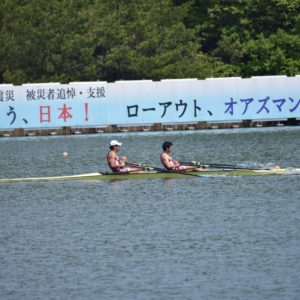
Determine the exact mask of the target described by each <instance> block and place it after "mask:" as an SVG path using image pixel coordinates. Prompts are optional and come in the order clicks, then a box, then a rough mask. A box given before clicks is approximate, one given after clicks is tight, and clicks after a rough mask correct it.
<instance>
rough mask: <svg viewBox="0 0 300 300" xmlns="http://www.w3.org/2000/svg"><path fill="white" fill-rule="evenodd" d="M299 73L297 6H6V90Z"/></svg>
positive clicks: (294, 2)
mask: <svg viewBox="0 0 300 300" xmlns="http://www.w3.org/2000/svg"><path fill="white" fill-rule="evenodd" d="M299 73H300V0H268V1H265V0H228V1H227V0H193V1H192V0H187V1H184V0H182V1H180V0H176V1H175V0H173V1H171V0H146V1H142V0H136V1H132V0H101V1H100V0H73V1H70V0H68V1H67V0H61V1H59V0H31V1H26V0H2V1H0V83H1V82H4V83H15V84H21V83H25V82H50V81H59V82H70V81H88V80H107V81H115V80H136V79H153V80H159V79H163V78H206V77H220V76H245V77H249V76H252V75H267V74H272V75H276V74H287V75H295V74H299Z"/></svg>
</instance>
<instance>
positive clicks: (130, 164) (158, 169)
mask: <svg viewBox="0 0 300 300" xmlns="http://www.w3.org/2000/svg"><path fill="white" fill-rule="evenodd" d="M126 165H128V166H131V167H136V168H149V169H151V170H154V171H158V172H161V173H175V174H183V175H187V176H194V177H207V175H200V174H191V173H186V172H185V171H187V169H186V170H182V171H180V170H178V171H177V170H165V169H163V168H158V167H153V166H147V165H139V164H135V163H130V162H127V163H126ZM194 168H195V167H193V168H191V170H192V169H194Z"/></svg>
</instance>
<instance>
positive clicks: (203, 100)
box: [0, 76, 300, 130]
mask: <svg viewBox="0 0 300 300" xmlns="http://www.w3.org/2000/svg"><path fill="white" fill-rule="evenodd" d="M287 118H300V76H295V77H286V76H264V77H252V78H248V79H241V78H216V79H206V80H197V79H180V80H162V81H151V80H141V81H117V82H114V83H107V82H78V83H69V84H59V83H46V84H24V85H22V86H13V85H0V129H2V130H4V129H14V128H54V127H62V126H71V127H84V126H90V127H93V126H95V127H97V126H108V125H112V124H117V125H134V124H153V123H194V122H200V121H207V122H222V121H224V122H229V121H241V120H276V119H287Z"/></svg>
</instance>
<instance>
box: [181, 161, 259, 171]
mask: <svg viewBox="0 0 300 300" xmlns="http://www.w3.org/2000/svg"><path fill="white" fill-rule="evenodd" d="M180 164H182V165H186V166H196V167H202V168H209V167H210V168H215V169H233V170H261V168H260V169H258V168H251V167H240V166H237V165H231V164H220V163H206V162H204V163H201V162H180Z"/></svg>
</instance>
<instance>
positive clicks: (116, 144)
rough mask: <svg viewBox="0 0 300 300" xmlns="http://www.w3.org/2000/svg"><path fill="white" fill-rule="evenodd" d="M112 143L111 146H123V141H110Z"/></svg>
mask: <svg viewBox="0 0 300 300" xmlns="http://www.w3.org/2000/svg"><path fill="white" fill-rule="evenodd" d="M110 145H111V146H121V145H122V143H120V142H118V141H117V140H112V141H110Z"/></svg>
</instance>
